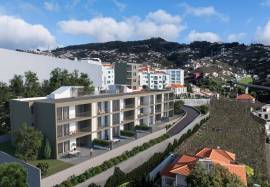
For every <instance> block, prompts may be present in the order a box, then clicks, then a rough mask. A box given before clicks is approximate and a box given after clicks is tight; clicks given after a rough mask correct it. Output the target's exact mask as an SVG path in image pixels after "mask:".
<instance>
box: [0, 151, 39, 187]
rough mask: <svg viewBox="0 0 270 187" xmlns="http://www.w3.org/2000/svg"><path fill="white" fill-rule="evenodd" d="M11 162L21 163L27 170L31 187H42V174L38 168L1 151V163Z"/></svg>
mask: <svg viewBox="0 0 270 187" xmlns="http://www.w3.org/2000/svg"><path fill="white" fill-rule="evenodd" d="M10 162H14V163H19V164H21V165H22V166H23V167H24V168H25V170H26V171H27V181H28V185H29V187H40V179H41V173H40V170H39V169H38V168H36V167H34V166H32V165H30V164H27V163H25V162H23V161H21V160H19V159H17V158H15V157H13V156H10V155H9V154H7V153H4V152H1V151H0V163H1V164H3V163H10Z"/></svg>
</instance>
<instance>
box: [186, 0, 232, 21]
mask: <svg viewBox="0 0 270 187" xmlns="http://www.w3.org/2000/svg"><path fill="white" fill-rule="evenodd" d="M181 6H182V7H184V8H185V11H186V14H190V15H193V16H197V17H217V18H219V19H220V20H222V21H229V19H230V18H229V17H228V16H226V15H224V14H222V13H220V12H218V11H217V10H216V9H215V7H213V6H207V7H193V6H191V5H189V4H187V3H182V4H181Z"/></svg>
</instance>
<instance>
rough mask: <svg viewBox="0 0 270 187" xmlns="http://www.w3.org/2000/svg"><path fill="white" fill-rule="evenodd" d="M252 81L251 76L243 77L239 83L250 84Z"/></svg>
mask: <svg viewBox="0 0 270 187" xmlns="http://www.w3.org/2000/svg"><path fill="white" fill-rule="evenodd" d="M252 82H253V79H252V78H251V77H245V78H243V79H241V80H240V81H239V83H242V84H251V83H252Z"/></svg>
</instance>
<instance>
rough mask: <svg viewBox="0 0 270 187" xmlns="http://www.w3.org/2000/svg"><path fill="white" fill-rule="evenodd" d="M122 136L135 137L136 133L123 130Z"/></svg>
mask: <svg viewBox="0 0 270 187" xmlns="http://www.w3.org/2000/svg"><path fill="white" fill-rule="evenodd" d="M120 135H121V136H127V137H133V136H135V132H134V131H130V130H123V131H120Z"/></svg>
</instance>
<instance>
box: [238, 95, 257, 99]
mask: <svg viewBox="0 0 270 187" xmlns="http://www.w3.org/2000/svg"><path fill="white" fill-rule="evenodd" d="M236 99H237V100H253V99H255V98H254V97H253V96H252V95H249V94H241V95H238V96H237V97H236Z"/></svg>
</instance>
